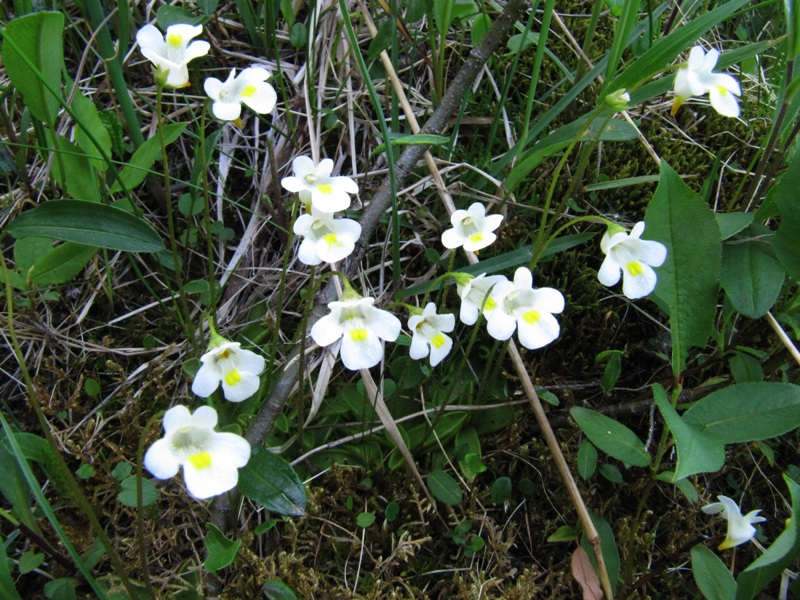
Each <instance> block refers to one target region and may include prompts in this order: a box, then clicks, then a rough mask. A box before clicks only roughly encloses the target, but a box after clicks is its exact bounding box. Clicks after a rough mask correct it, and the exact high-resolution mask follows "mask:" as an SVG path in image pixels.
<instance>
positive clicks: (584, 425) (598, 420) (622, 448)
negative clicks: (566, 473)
mask: <svg viewBox="0 0 800 600" xmlns="http://www.w3.org/2000/svg"><path fill="white" fill-rule="evenodd" d="M569 412H570V414H571V415H572V418H573V419H575V422H576V423H577V424H578V426H579V427H580V428H581V429H582V430H583V432H584V433H585V434H586V437H588V438H589V440H590V441H591V442H592V443H593V444H594V445H595V446H597V447H598V448H599V449H600V450H602V451H603V452H605V453H606V454H608V455H609V456H613V457H614V458H616V459H617V460H621V461H622V462H624V463H627V464H629V465H634V466H636V467H646V466H648V465H649V464H650V455H649V454H648V453H647V452H646V451H645V449H644V444H643V443H642V441H641V440H640V439H639V438H638V437H637V435H636V434H635V433H633V431H631V430H630V429H628V428H627V427H626V426H625V425H623V424H622V423H619V422H618V421H615V420H614V419H611V418H609V417H607V416H605V415H604V414H601V413H599V412H597V411H594V410H590V409H588V408H583V407H580V406H575V407H573V408H571V409H570V411H569Z"/></svg>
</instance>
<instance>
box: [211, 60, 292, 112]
mask: <svg viewBox="0 0 800 600" xmlns="http://www.w3.org/2000/svg"><path fill="white" fill-rule="evenodd" d="M269 77H270V72H269V71H267V70H266V69H262V68H261V67H248V68H247V69H245V70H244V71H242V72H241V73H239V75H236V69H231V74H230V75H228V79H226V80H225V81H224V82H222V81H220V80H219V79H217V78H216V77H208V78H206V80H205V82H204V83H203V88H204V89H205V91H206V94H208V97H209V98H211V99H212V100H213V101H214V103H213V104H212V105H211V112H213V113H214V116H215V117H217V118H218V119H221V120H222V121H235V120H236V119H238V118H239V115H240V114H241V113H242V103H244V104H246V105H247V106H249V107H250V108H251V109H253V110H254V111H255V112H257V113H259V114H262V115H263V114H266V113H269V112H272V109H273V108H275V103H276V102H277V101H278V95H277V94H276V93H275V89H274V88H273V87H272V86H271V85H270V84H268V83H267V79H269Z"/></svg>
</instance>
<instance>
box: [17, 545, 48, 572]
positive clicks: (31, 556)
mask: <svg viewBox="0 0 800 600" xmlns="http://www.w3.org/2000/svg"><path fill="white" fill-rule="evenodd" d="M42 562H44V554H43V553H41V552H33V551H31V550H28V551H27V552H25V553H24V554H23V555H22V556H20V558H19V572H20V573H21V574H22V575H25V574H26V573H30V572H31V571H33V570H34V569H38V568H39V565H41V564H42Z"/></svg>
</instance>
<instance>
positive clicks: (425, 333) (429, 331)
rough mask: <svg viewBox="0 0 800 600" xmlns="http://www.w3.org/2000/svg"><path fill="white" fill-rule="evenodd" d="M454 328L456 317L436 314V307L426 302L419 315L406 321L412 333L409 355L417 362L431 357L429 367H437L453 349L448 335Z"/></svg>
mask: <svg viewBox="0 0 800 600" xmlns="http://www.w3.org/2000/svg"><path fill="white" fill-rule="evenodd" d="M455 326H456V317H455V315H451V314H449V313H447V314H443V315H437V314H436V305H435V304H434V303H433V302H428V304H427V306H425V310H423V311H422V313H421V314H416V315H412V316H411V317H409V319H408V328H409V329H410V330H411V332H412V336H411V349H410V355H411V358H413V359H414V360H419V359H421V358H425V357H426V356H428V353H429V352H430V355H431V366H432V367H435V366H436V365H438V364H439V363H440V362H442V360H443V359H444V357H445V356H447V355H448V354H450V350H451V349H452V348H453V340H452V339H450V336H448V335H445V334H446V333H450V332H451V331H453V329H454V328H455Z"/></svg>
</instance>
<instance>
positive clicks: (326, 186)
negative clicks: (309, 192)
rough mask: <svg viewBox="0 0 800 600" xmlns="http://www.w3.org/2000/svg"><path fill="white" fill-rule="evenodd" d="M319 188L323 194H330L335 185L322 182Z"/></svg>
mask: <svg viewBox="0 0 800 600" xmlns="http://www.w3.org/2000/svg"><path fill="white" fill-rule="evenodd" d="M317 189H318V190H319V191H320V192H322V193H323V194H330V193H331V192H332V191H333V186H332V185H331V184H330V183H321V184H320V185H318V186H317Z"/></svg>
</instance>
